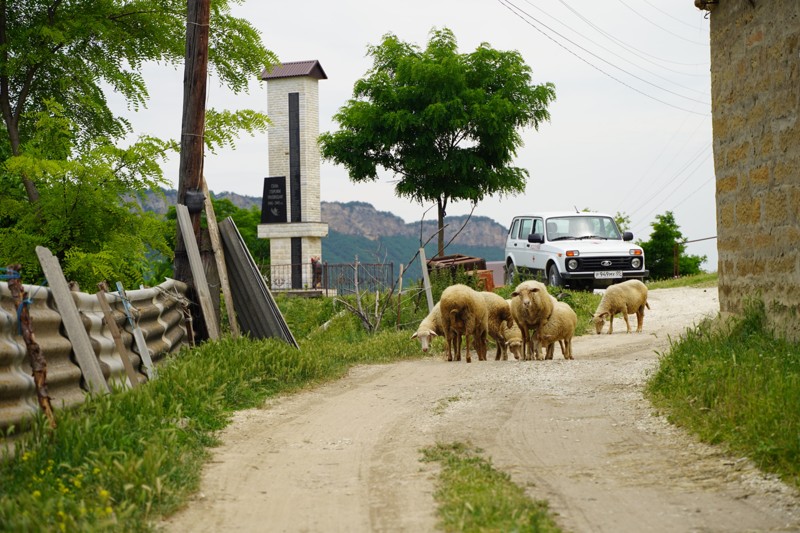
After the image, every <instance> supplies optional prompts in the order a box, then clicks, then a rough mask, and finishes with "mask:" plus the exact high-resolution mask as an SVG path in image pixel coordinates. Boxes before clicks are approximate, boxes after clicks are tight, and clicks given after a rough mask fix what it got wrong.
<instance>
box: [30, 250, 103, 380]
mask: <svg viewBox="0 0 800 533" xmlns="http://www.w3.org/2000/svg"><path fill="white" fill-rule="evenodd" d="M36 256H37V257H38V258H39V264H40V265H42V270H43V271H44V276H45V278H47V283H48V284H49V285H50V291H51V293H52V294H53V299H54V300H55V302H56V307H57V308H58V314H59V315H61V323H62V324H63V325H64V329H65V330H66V332H67V337H68V338H69V342H70V344H72V352H73V353H74V354H75V360H76V361H77V362H78V366H79V367H80V369H81V373H83V379H84V380H86V386H87V388H88V389H89V392H90V393H93V394H95V393H100V394H108V393H109V392H110V390H109V388H108V384H107V383H106V380H105V378H104V377H103V372H102V370H101V369H100V362H99V361H98V360H97V356H96V355H95V353H94V349H92V343H91V341H90V340H89V334H88V333H87V332H86V328H85V327H84V325H83V321H82V320H81V315H80V313H79V312H78V306H77V305H75V300H74V299H73V297H72V292H70V290H69V286H68V285H67V278H65V277H64V272H63V271H62V270H61V264H60V263H59V262H58V258H57V257H55V256H53V253H52V252H51V251H50V250H48V249H47V248H45V247H44V246H37V247H36Z"/></svg>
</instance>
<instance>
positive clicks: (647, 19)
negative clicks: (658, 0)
mask: <svg viewBox="0 0 800 533" xmlns="http://www.w3.org/2000/svg"><path fill="white" fill-rule="evenodd" d="M617 1H618V2H619V3H620V4H622V5H623V6H625V7H627V8H628V9H630V10H631V11H633V12H634V13H635V14H636V15H637V16H638V17H640V18H642V19H644V20H646V21H647V22H649V23H650V24H652V25H653V26H655V27H656V28H658V29H660V30H661V31H663V32H666V33H668V34H670V35H672V36H673V37H677V38H678V39H680V40H682V41H686V42H687V43H691V44H696V45H698V46H708V43H701V42H698V41H693V40H691V39H687V38H686V37H683V36H681V35H678V34H677V33H675V32H672V31H670V30H668V29H666V28H664V27H662V26H659V25H658V24H656V23H655V22H653V21H652V20H650V19H649V18H647V17H645V16H644V15H642V14H641V13H639V12H638V11H636V10H635V9H633V8H632V7H631V6H629V5H628V4H626V3H625V2H624V1H623V0H617Z"/></svg>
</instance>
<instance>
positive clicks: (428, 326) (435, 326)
mask: <svg viewBox="0 0 800 533" xmlns="http://www.w3.org/2000/svg"><path fill="white" fill-rule="evenodd" d="M439 335H444V329H442V312H441V308H440V307H439V302H436V305H434V306H433V310H432V311H431V312H430V313H428V316H426V317H425V318H423V319H422V322H420V323H419V327H418V328H417V331H415V332H414V334H413V335H411V338H412V339H418V340H419V345H420V346H421V347H422V351H423V352H427V351H428V349H429V348H430V345H431V340H432V339H433V337H437V336H439Z"/></svg>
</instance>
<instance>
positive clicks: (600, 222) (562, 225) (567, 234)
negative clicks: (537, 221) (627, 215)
mask: <svg viewBox="0 0 800 533" xmlns="http://www.w3.org/2000/svg"><path fill="white" fill-rule="evenodd" d="M546 230H547V240H548V241H563V240H567V239H616V240H619V239H622V235H621V234H620V232H619V229H618V228H617V224H616V223H615V222H614V219H612V218H611V217H607V216H599V215H591V214H585V215H576V216H566V217H552V218H548V219H547V224H546Z"/></svg>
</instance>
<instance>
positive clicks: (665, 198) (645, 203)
mask: <svg viewBox="0 0 800 533" xmlns="http://www.w3.org/2000/svg"><path fill="white" fill-rule="evenodd" d="M711 155H712V154H707V155H706V157H705V158H703V159H702V160H701V161H700V162H699V163H697V166H695V168H694V170H692V171H691V172H690V173H689V174H688V175H687V176H686V177H685V178H684V179H683V181H681V182H680V183H678V184H677V185H676V186H675V188H674V189H673V190H672V192H671V193H669V194H668V195H666V196H665V197H663V198H662V199H661V200H660V201H659V203H658V204H657V205H656V206H655V207H654V208H653V209H651V210H650V211H648V212H647V213H646V214H645V215H642V217H643V218H644V217H647V216H649V215H651V214H653V213H654V212H655V211H656V210H658V209H659V208H660V207H661V206H663V205H664V204H665V203H666V201H667V199H669V198H670V197H671V196H672V195H673V194H675V193H676V192H678V189H680V188H681V186H683V184H684V183H686V182H687V181H689V178H691V177H692V176H694V174H695V173H696V172H697V171H698V170H699V169H700V167H701V166H702V165H703V163H705V162H706V161H707V160H708V158H709V157H711ZM687 166H688V165H687ZM684 168H686V167H684ZM668 185H670V183H669V182H667V183H666V184H664V186H663V187H661V189H659V190H658V191H656V192H655V193H654V194H653V196H651V197H650V198H648V199H647V201H645V202H644V203H642V204H640V207H638V208H636V209H635V210H634V211H633V212H632V213H631V215H629V216H632V215H633V213H636V212H638V211H639V210H641V208H642V207H643V206H645V205H647V204H648V203H649V202H650V201H651V200H652V199H653V198H655V197H656V196H657V195H658V194H659V193H660V192H661V191H663V190H664V189H665V188H667V186H668ZM684 201H686V199H684V200H681V203H683V202H684ZM674 207H675V206H673V208H674Z"/></svg>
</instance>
